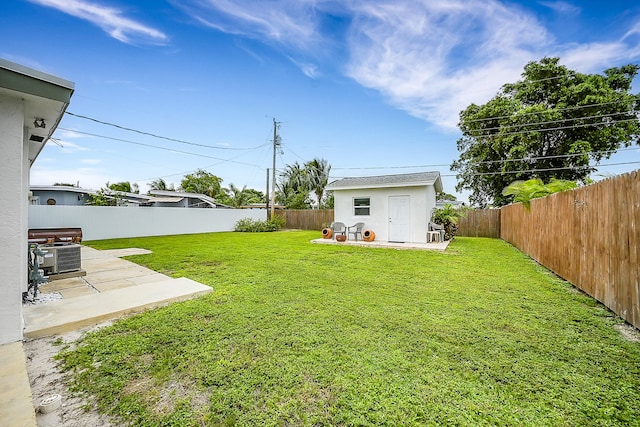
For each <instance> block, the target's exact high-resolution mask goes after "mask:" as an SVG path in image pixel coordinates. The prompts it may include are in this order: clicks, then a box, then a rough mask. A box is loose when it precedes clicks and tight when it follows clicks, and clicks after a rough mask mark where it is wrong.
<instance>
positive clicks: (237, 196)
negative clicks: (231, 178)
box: [221, 183, 264, 208]
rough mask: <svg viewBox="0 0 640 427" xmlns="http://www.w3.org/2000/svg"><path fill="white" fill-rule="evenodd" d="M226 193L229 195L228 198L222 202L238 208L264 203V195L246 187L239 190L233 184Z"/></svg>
mask: <svg viewBox="0 0 640 427" xmlns="http://www.w3.org/2000/svg"><path fill="white" fill-rule="evenodd" d="M225 192H226V193H227V197H226V198H224V199H223V200H222V201H221V202H222V203H226V204H228V205H231V206H233V207H236V208H237V207H240V206H246V205H249V204H251V203H261V202H263V201H264V193H262V192H261V191H258V190H254V189H253V188H247V186H246V185H245V186H243V187H242V188H238V187H236V186H235V185H233V184H232V183H231V184H229V188H228V189H225Z"/></svg>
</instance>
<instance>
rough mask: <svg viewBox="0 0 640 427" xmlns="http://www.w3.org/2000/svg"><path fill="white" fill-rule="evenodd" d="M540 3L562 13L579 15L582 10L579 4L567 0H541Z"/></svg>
mask: <svg viewBox="0 0 640 427" xmlns="http://www.w3.org/2000/svg"><path fill="white" fill-rule="evenodd" d="M540 4H541V5H543V6H545V7H548V8H549V9H552V10H553V11H554V12H556V13H561V14H571V15H577V14H579V13H580V12H581V9H580V8H579V7H578V6H576V5H574V4H571V3H568V2H566V1H541V2H540Z"/></svg>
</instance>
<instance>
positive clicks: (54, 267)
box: [39, 243, 81, 274]
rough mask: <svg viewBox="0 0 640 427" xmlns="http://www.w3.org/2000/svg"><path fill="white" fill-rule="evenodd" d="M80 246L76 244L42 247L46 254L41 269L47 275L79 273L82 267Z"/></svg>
mask: <svg viewBox="0 0 640 427" xmlns="http://www.w3.org/2000/svg"><path fill="white" fill-rule="evenodd" d="M80 248H81V246H80V245H76V244H74V243H71V244H63V245H40V249H42V251H44V252H45V254H44V256H43V258H44V259H43V260H42V261H43V262H42V263H41V264H40V266H39V267H40V268H41V269H43V270H44V272H45V274H60V273H68V272H70V271H78V270H80V269H81V265H80V261H81V260H80Z"/></svg>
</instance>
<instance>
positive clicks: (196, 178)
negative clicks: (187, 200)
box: [180, 169, 224, 198]
mask: <svg viewBox="0 0 640 427" xmlns="http://www.w3.org/2000/svg"><path fill="white" fill-rule="evenodd" d="M221 184H222V178H219V177H217V176H215V175H214V174H212V173H209V172H207V171H205V170H202V169H198V170H197V171H195V172H194V173H191V174H188V175H185V176H184V178H183V179H182V181H180V188H181V189H182V191H186V192H187V193H199V194H206V195H207V196H209V197H213V198H216V197H222V196H223V195H224V192H223V191H222V185H221Z"/></svg>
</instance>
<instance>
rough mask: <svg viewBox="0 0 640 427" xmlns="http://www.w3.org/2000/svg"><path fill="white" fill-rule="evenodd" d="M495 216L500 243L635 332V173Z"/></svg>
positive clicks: (638, 217)
mask: <svg viewBox="0 0 640 427" xmlns="http://www.w3.org/2000/svg"><path fill="white" fill-rule="evenodd" d="M501 211H502V212H501V225H500V236H501V238H502V239H504V240H506V241H507V242H509V243H511V244H512V245H514V246H515V247H517V248H518V249H520V250H521V251H523V252H525V253H526V254H528V255H529V256H531V257H532V258H533V259H535V260H536V261H538V262H539V263H540V264H542V265H544V266H545V267H547V268H549V269H550V270H552V271H553V272H555V273H556V274H557V275H559V276H560V277H562V278H564V279H566V280H568V281H569V282H571V283H573V284H574V285H575V286H577V287H578V288H580V289H582V290H583V291H584V292H586V293H587V294H589V295H591V296H592V297H594V298H595V299H597V300H598V301H600V302H602V303H603V304H604V305H606V306H607V307H609V308H610V309H611V310H613V311H614V312H615V313H616V314H618V315H619V316H620V317H622V318H623V319H625V320H626V321H628V322H629V323H631V324H632V325H634V326H635V327H637V328H640V248H639V247H638V246H639V245H640V171H635V172H632V173H628V174H625V175H620V176H617V177H614V178H609V179H606V180H603V181H600V182H598V183H595V184H592V185H589V186H586V187H582V188H579V189H576V190H571V191H566V192H562V193H556V194H553V195H551V196H549V197H546V198H542V199H535V200H532V201H531V210H530V211H528V210H526V209H525V208H524V207H523V206H522V205H521V204H517V205H509V206H505V207H503V208H502V209H501Z"/></svg>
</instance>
